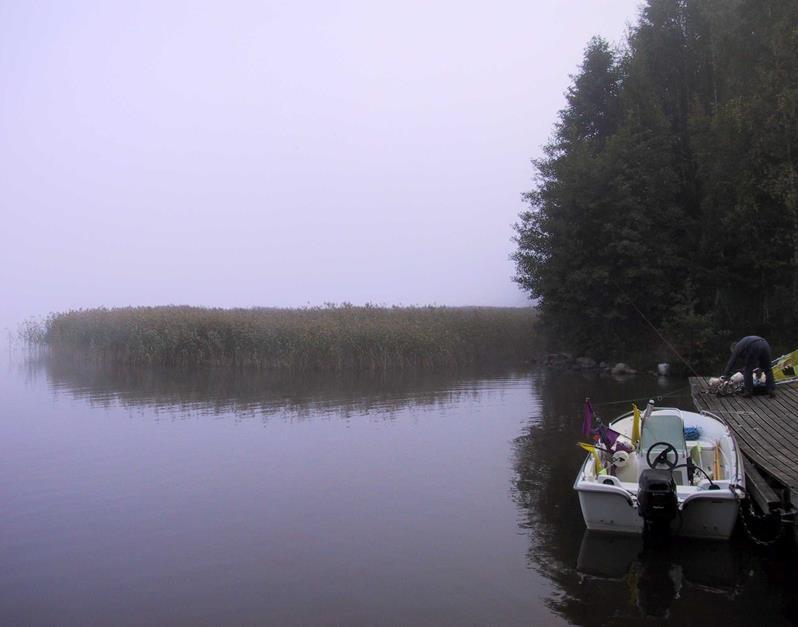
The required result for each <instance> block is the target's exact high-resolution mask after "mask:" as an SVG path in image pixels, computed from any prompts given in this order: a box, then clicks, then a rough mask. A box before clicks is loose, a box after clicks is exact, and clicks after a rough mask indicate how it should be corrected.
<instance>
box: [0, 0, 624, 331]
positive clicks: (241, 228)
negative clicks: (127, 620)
mask: <svg viewBox="0 0 798 627" xmlns="http://www.w3.org/2000/svg"><path fill="white" fill-rule="evenodd" d="M637 5H638V2H637V0H582V1H576V0H570V1H567V0H561V1H559V2H556V1H553V0H552V1H546V2H542V1H534V0H522V1H518V2H482V3H465V2H435V1H430V0H427V1H425V2H420V1H415V0H402V1H399V2H374V1H372V2H349V1H341V2H336V1H330V2H268V1H266V0H264V1H262V2H239V1H228V2H218V1H217V2H171V1H164V2H100V1H97V2H80V1H65V2H61V1H52V2H37V3H32V2H27V1H25V0H18V1H11V0H0V147H1V149H0V217H2V221H1V222H0V224H1V225H2V229H3V238H2V246H0V285H1V286H2V288H1V289H2V308H3V309H2V311H0V323H2V325H10V324H13V323H15V322H17V321H19V320H20V319H21V318H24V317H27V316H38V315H42V314H46V313H47V312H49V311H55V310H63V309H68V308H78V307H91V306H98V305H106V306H119V305H136V304H168V303H174V304H197V305H218V306H252V305H264V306H269V305H275V306H302V305H307V304H310V305H316V304H323V303H325V302H343V301H349V302H353V303H358V304H359V303H364V302H374V303H380V304H430V303H434V304H441V305H462V304H482V305H519V304H524V303H526V302H527V300H526V297H525V296H524V295H523V294H522V293H521V292H520V291H519V290H518V289H517V287H516V286H515V285H514V284H513V283H512V282H511V280H510V277H511V275H512V274H513V265H512V262H511V261H509V259H508V257H509V255H510V254H511V252H512V250H513V244H512V242H511V241H510V238H511V237H512V228H511V225H512V223H513V222H514V221H515V219H516V216H517V214H518V212H519V211H520V210H521V209H522V208H523V205H522V202H521V199H520V194H521V193H522V192H523V191H525V190H527V189H529V188H530V187H531V185H532V175H533V170H532V167H531V165H530V163H529V160H530V158H532V157H535V156H539V154H540V147H541V145H542V144H544V143H545V142H546V140H547V138H548V137H549V136H550V134H551V130H552V125H553V123H554V121H555V116H556V112H557V111H558V110H559V109H560V108H562V106H563V104H564V98H563V92H564V90H565V89H566V88H567V86H568V83H569V78H568V74H571V73H573V72H574V71H575V70H576V68H577V66H578V64H579V63H580V60H581V56H582V52H583V49H584V47H585V45H586V43H587V41H588V39H589V38H590V37H591V36H592V35H594V34H600V35H603V36H604V37H606V38H608V39H609V40H610V41H613V42H620V41H621V40H622V39H623V36H624V33H625V30H626V27H627V25H628V24H630V23H633V22H634V21H635V18H636V15H637Z"/></svg>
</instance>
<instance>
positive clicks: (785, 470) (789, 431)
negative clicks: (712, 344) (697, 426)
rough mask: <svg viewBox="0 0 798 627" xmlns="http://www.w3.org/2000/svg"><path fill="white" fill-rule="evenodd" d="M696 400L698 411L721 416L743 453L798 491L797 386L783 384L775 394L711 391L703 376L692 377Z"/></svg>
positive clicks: (694, 399)
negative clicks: (754, 394) (768, 395)
mask: <svg viewBox="0 0 798 627" xmlns="http://www.w3.org/2000/svg"><path fill="white" fill-rule="evenodd" d="M690 392H691V395H692V397H693V403H694V404H695V406H696V409H698V410H699V411H708V412H711V413H713V414H716V415H717V416H719V417H720V418H722V419H723V420H724V421H725V422H726V423H727V424H728V425H729V428H730V429H731V430H732V432H733V433H734V435H735V438H736V439H737V443H738V444H739V446H740V449H741V450H742V452H743V454H744V455H745V456H746V457H747V458H748V459H750V460H751V461H752V462H753V463H754V464H756V466H757V467H758V468H759V469H760V470H762V471H764V472H765V473H767V474H769V475H770V476H771V477H773V478H774V479H776V480H777V481H778V482H779V483H781V484H783V485H784V486H785V487H787V488H789V489H790V492H795V491H796V490H797V489H798V389H796V387H795V386H794V385H792V384H788V385H780V386H779V387H778V390H777V394H776V398H772V399H771V398H768V397H766V396H753V397H751V398H743V397H742V396H739V395H731V396H717V395H716V394H712V393H710V392H709V386H708V383H707V380H706V379H705V378H703V377H691V378H690Z"/></svg>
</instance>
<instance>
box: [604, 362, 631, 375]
mask: <svg viewBox="0 0 798 627" xmlns="http://www.w3.org/2000/svg"><path fill="white" fill-rule="evenodd" d="M610 372H611V373H612V374H637V370H635V369H634V368H632V367H631V366H628V365H626V364H625V363H623V362H618V363H617V364H615V365H614V366H613V367H612V370H611V371H610Z"/></svg>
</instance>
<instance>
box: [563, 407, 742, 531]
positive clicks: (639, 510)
mask: <svg viewBox="0 0 798 627" xmlns="http://www.w3.org/2000/svg"><path fill="white" fill-rule="evenodd" d="M588 408H589V404H588ZM586 411H587V409H586ZM590 412H591V417H592V408H591V409H590ZM635 423H637V424H635ZM608 427H609V433H611V434H612V438H610V440H611V443H610V442H608V441H607V439H606V438H602V440H603V442H602V443H597V444H596V445H595V447H592V450H591V451H590V452H589V453H588V456H587V459H585V463H584V464H582V467H581V468H580V470H579V473H578V474H577V477H576V482H575V483H574V489H575V490H576V491H577V493H578V494H579V504H580V506H581V508H582V515H583V517H584V519H585V524H586V525H587V528H588V529H590V530H593V531H614V532H621V533H635V534H640V533H643V531H644V530H645V529H648V528H659V529H662V530H666V531H670V533H672V534H674V535H680V536H687V537H693V538H706V539H716V540H725V539H727V538H728V537H729V536H730V535H731V533H732V531H733V530H734V525H735V522H736V520H737V512H738V499H741V498H743V497H744V490H745V473H744V471H743V460H742V456H741V453H740V449H739V447H738V446H737V443H736V442H735V440H734V437H733V436H732V434H731V432H730V431H729V428H728V427H727V426H726V425H725V424H724V423H723V421H722V420H721V419H720V418H718V417H716V416H714V415H711V414H708V413H701V414H699V413H695V412H690V411H683V410H680V409H676V408H674V407H658V408H655V407H654V402H653V401H649V404H648V406H647V407H646V410H645V412H644V413H643V414H642V415H641V414H640V413H639V412H635V411H632V412H629V413H627V414H624V415H622V416H620V417H618V418H616V419H615V420H614V421H612V422H611V423H610V424H609V425H608ZM601 428H602V429H603V427H601ZM606 432H607V431H605V432H604V433H606ZM685 434H687V435H685ZM585 448H591V447H585Z"/></svg>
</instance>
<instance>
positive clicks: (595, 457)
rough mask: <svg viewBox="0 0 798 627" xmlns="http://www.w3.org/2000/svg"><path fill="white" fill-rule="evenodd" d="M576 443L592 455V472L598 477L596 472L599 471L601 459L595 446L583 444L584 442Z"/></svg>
mask: <svg viewBox="0 0 798 627" xmlns="http://www.w3.org/2000/svg"><path fill="white" fill-rule="evenodd" d="M577 444H578V445H579V446H581V447H582V448H583V449H585V450H586V451H587V452H588V453H590V454H591V455H592V456H593V472H594V473H595V474H596V476H597V477H598V474H599V473H600V472H601V459H600V458H599V454H598V451H597V450H596V447H595V446H592V445H590V444H585V443H584V442H577Z"/></svg>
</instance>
